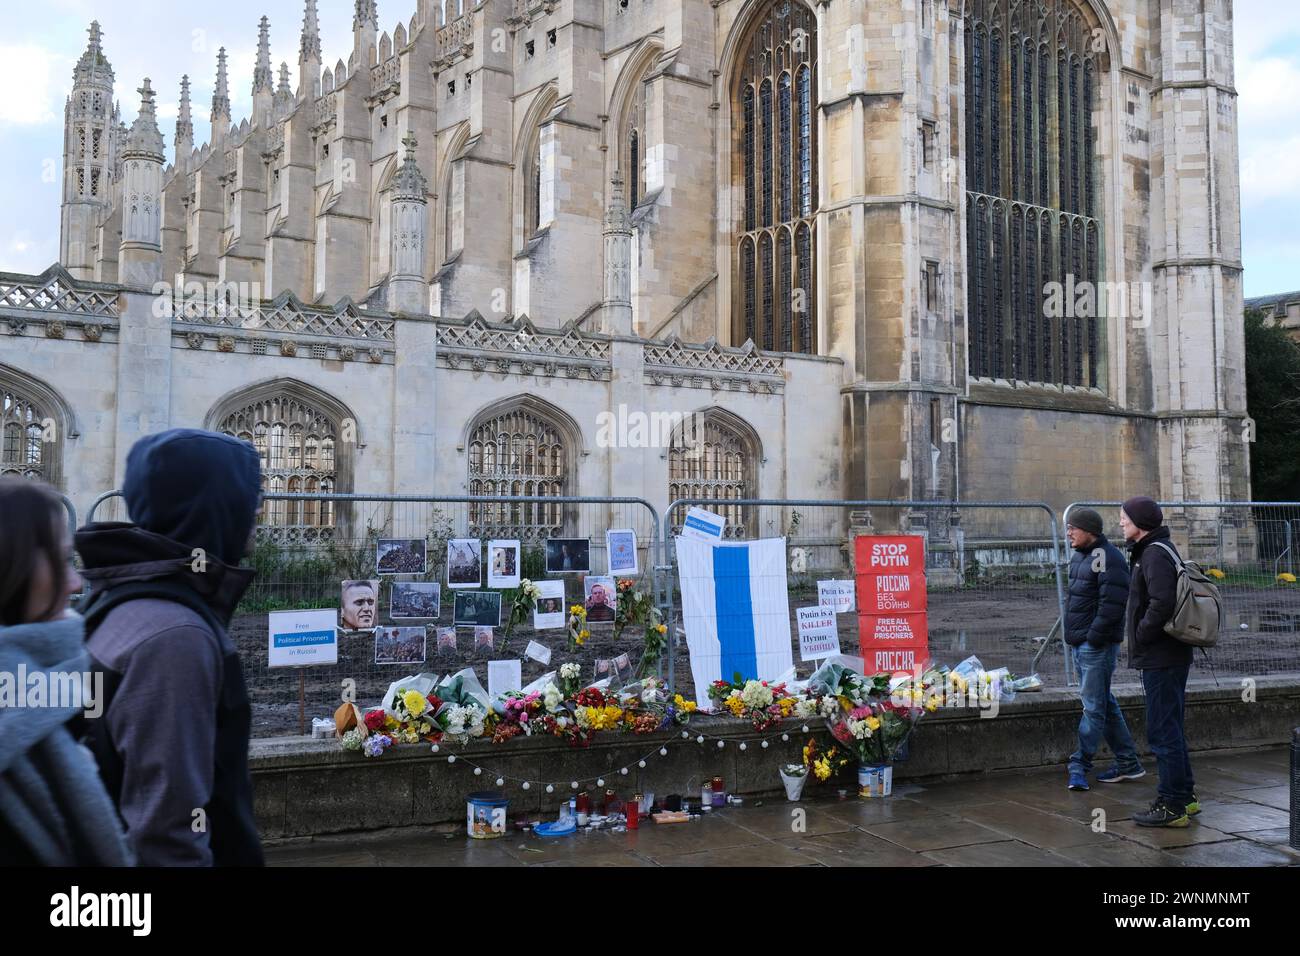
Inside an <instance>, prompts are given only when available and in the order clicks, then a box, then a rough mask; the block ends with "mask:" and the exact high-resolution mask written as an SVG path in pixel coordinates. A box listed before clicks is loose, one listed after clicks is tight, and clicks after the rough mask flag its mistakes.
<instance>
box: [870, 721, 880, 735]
mask: <svg viewBox="0 0 1300 956" xmlns="http://www.w3.org/2000/svg"><path fill="white" fill-rule="evenodd" d="M867 726H868V727H869V728H871V732H872V733H873V734H874V733H875V732H876V731H877V730H879V729H880V718H879V717H868V718H867Z"/></svg>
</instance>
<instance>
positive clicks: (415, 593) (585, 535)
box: [88, 493, 662, 736]
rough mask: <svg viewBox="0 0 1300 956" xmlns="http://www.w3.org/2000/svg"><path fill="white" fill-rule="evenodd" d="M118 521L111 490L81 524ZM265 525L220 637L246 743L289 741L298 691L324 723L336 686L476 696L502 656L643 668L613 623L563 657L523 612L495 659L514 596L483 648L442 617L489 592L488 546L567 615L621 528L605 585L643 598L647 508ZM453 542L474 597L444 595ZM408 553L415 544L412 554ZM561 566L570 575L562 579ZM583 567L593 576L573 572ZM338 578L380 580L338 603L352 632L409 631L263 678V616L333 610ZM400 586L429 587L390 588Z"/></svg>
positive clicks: (269, 513)
mask: <svg viewBox="0 0 1300 956" xmlns="http://www.w3.org/2000/svg"><path fill="white" fill-rule="evenodd" d="M124 517H125V516H124V515H123V514H122V507H121V498H120V496H116V493H109V494H107V495H102V496H100V498H99V499H98V500H97V501H96V502H95V505H94V506H93V507H92V508H91V510H90V513H89V515H88V521H96V520H101V521H102V520H119V519H122V518H124ZM263 519H264V522H267V523H263V524H262V525H260V526H259V528H258V533H257V540H256V545H255V547H254V549H253V551H252V554H251V555H249V557H247V558H246V559H245V562H244V563H245V565H246V566H249V567H252V568H254V569H255V570H256V571H257V576H256V577H255V578H254V580H253V583H252V584H251V585H250V587H249V589H248V591H247V592H246V593H245V594H244V596H243V599H242V600H241V601H240V604H239V608H238V610H237V612H236V614H235V617H234V619H233V620H232V622H231V627H230V635H231V638H232V639H233V640H234V641H235V644H236V646H237V648H238V649H239V652H240V655H241V657H242V658H243V662H244V672H245V677H246V679H247V682H248V687H249V695H250V697H251V699H252V702H253V709H254V735H255V736H270V735H275V734H280V733H293V732H294V731H295V729H296V728H297V726H298V724H299V697H300V693H301V694H302V696H303V698H304V699H305V711H306V713H307V714H308V715H311V716H326V715H330V714H332V713H333V712H334V710H335V708H336V707H338V705H339V703H340V701H341V699H342V692H343V690H344V682H345V681H352V682H354V683H353V684H351V685H349V686H351V687H353V688H355V694H356V697H355V699H356V701H357V703H359V704H360V705H362V706H371V705H373V704H375V703H377V702H378V701H379V700H380V697H381V696H382V694H383V693H384V691H385V690H387V688H388V686H389V685H390V684H391V683H392V682H393V681H395V680H397V679H399V678H401V677H404V676H406V675H408V674H411V673H416V672H429V673H437V674H439V675H444V674H450V673H454V672H455V671H458V670H460V669H461V668H463V667H468V666H476V670H477V672H478V676H479V679H480V680H482V681H483V683H484V686H485V687H486V686H487V680H486V677H487V674H486V662H487V661H488V660H495V659H500V658H512V659H513V658H520V659H522V664H521V676H522V680H523V683H524V684H528V683H529V682H531V681H532V680H534V679H536V678H538V677H540V676H542V675H543V674H545V673H546V672H547V671H552V670H555V669H556V668H558V667H559V666H560V665H561V664H562V663H566V662H569V661H576V662H578V663H579V664H580V665H581V666H582V668H583V676H584V677H585V678H588V679H593V680H594V679H598V678H599V677H600V676H602V675H601V674H598V673H597V670H598V668H603V667H604V666H605V665H604V664H603V663H602V662H605V661H609V662H612V667H613V668H614V669H615V670H618V671H623V668H624V667H625V666H628V665H630V666H631V667H632V668H636V666H637V665H638V664H639V663H640V657H641V651H642V636H643V633H644V632H643V630H642V629H641V628H638V627H628V628H627V629H626V631H625V633H624V635H623V636H622V637H621V638H620V639H618V640H615V637H614V625H613V622H612V620H608V621H607V620H600V619H599V618H600V615H599V614H598V613H597V612H596V611H595V610H593V611H592V612H591V613H590V616H589V623H588V630H589V631H590V637H589V638H588V639H587V640H586V642H585V643H584V644H583V645H582V646H581V647H580V648H577V649H576V650H571V649H570V646H569V640H568V636H567V631H566V629H565V628H564V627H563V626H562V625H561V627H559V628H558V629H544V630H540V631H539V630H534V628H533V618H532V616H531V615H530V616H529V618H528V620H526V621H525V622H523V623H522V624H519V625H517V626H516V627H515V628H514V629H513V631H512V633H511V634H510V637H509V649H508V651H505V650H504V648H503V639H504V634H503V632H504V624H505V622H506V620H507V619H508V618H509V613H510V599H511V593H512V592H510V591H508V590H506V591H498V592H497V593H500V594H502V599H501V610H500V617H499V618H496V619H495V620H496V621H499V622H500V625H501V626H497V627H494V628H493V634H492V636H491V641H490V643H488V644H486V645H481V644H479V642H478V638H479V636H480V635H479V632H478V631H477V629H476V628H474V627H473V626H462V627H459V628H456V627H454V626H453V620H454V617H455V613H454V612H455V607H456V602H455V595H456V594H469V593H473V592H480V591H489V590H492V589H490V588H489V587H488V581H487V576H488V571H489V561H490V556H489V548H488V543H489V542H490V541H492V540H496V539H501V540H518V541H519V542H520V545H521V550H520V554H519V567H518V568H517V571H518V573H519V574H520V576H521V577H523V578H529V579H531V580H534V581H540V580H552V581H559V582H562V583H563V585H564V588H563V598H562V600H561V601H560V602H559V604H558V605H557V606H556V611H557V612H563V613H564V615H565V616H566V617H567V611H568V608H569V607H570V606H571V605H572V604H575V603H584V601H585V599H586V598H587V592H588V591H590V590H592V587H593V586H594V585H595V584H597V583H599V582H598V581H597V580H596V579H597V578H601V577H606V576H609V556H608V554H607V550H606V534H605V532H606V531H608V530H630V531H632V532H633V533H634V534H635V535H636V550H637V565H638V571H637V574H636V575H629V574H626V573H618V574H616V575H614V576H615V577H617V578H620V579H621V578H629V577H632V578H634V579H635V580H637V582H638V587H640V588H642V589H647V588H648V589H651V593H654V589H655V580H654V579H655V576H656V571H655V569H656V566H657V565H658V562H659V558H660V555H661V553H662V550H661V547H660V541H659V528H660V521H659V515H658V513H657V512H656V510H655V508H654V507H653V506H652V505H651V504H650V503H649V502H647V501H644V500H642V499H639V498H617V497H611V498H606V497H540V496H535V497H528V496H523V497H481V496H476V497H471V496H465V495H460V496H457V495H366V494H330V495H323V494H318V495H304V494H266V495H264V496H263ZM268 519H269V520H268ZM277 522H278V523H277ZM566 538H567V539H576V540H577V541H578V542H580V544H579V545H578V547H576V548H574V549H573V553H571V554H568V555H567V558H566V556H565V555H564V554H561V553H559V552H558V549H557V553H555V554H553V555H552V558H553V560H552V564H551V567H552V569H553V570H551V571H549V572H548V571H547V555H546V548H545V544H546V541H547V540H548V539H566ZM458 539H468V540H472V541H476V542H478V543H479V563H478V566H476V567H474V568H473V569H472V570H471V567H470V566H471V564H472V563H473V562H472V561H471V560H469V555H468V554H466V553H464V551H463V549H456V554H455V555H454V557H450V560H451V563H452V564H453V565H454V568H453V570H455V572H456V575H457V579H458V580H463V581H469V580H471V579H477V580H478V581H479V582H480V584H479V586H478V587H477V588H476V587H473V586H462V587H456V588H453V587H451V586H450V582H449V580H448V563H449V549H448V545H449V542H451V541H454V540H458ZM389 541H393V542H401V543H402V545H401V546H400V547H397V548H393V549H391V551H389V550H384V551H383V554H382V556H381V548H382V549H388V548H389V546H388V545H387V544H386V543H385V544H381V542H389ZM583 541H585V542H587V544H588V547H587V548H586V549H583V548H582V547H581V542H583ZM410 542H416V543H417V544H416V545H414V546H412V545H410ZM584 550H585V554H584V553H583V552H584ZM421 553H422V554H423V556H424V560H423V561H416V560H414V558H413V556H418V555H420V554H421ZM566 559H567V565H568V567H570V568H572V569H573V570H571V571H561V570H559V568H560V567H562V566H564V564H565V562H566ZM381 562H387V564H384V563H381ZM583 567H587V568H589V569H590V573H589V574H584V573H582V572H581V570H580V569H581V568H583ZM343 581H378V582H379V584H378V586H377V588H376V589H375V590H374V591H371V590H370V589H369V588H366V587H363V588H353V589H351V590H350V591H349V601H350V602H352V603H359V604H360V605H361V608H360V610H358V612H357V613H358V614H359V615H360V616H361V621H360V623H365V624H373V625H377V626H379V627H412V628H413V630H411V631H406V632H399V633H398V634H396V635H393V636H392V638H393V639H391V640H390V639H387V635H385V639H384V640H381V639H380V636H379V635H376V634H373V633H368V632H365V631H361V630H340V632H339V654H338V663H337V665H333V666H313V667H309V668H302V669H296V668H275V669H273V668H270V667H269V666H268V663H267V657H268V654H267V644H268V623H267V616H266V615H267V612H269V611H277V610H293V609H309V608H339V607H340V605H341V601H342V594H341V584H342V582H343ZM406 583H416V584H419V583H424V584H432V585H434V587H432V588H400V587H397V586H396V585H399V584H406ZM395 591H396V592H398V593H397V594H396V596H395V594H394V592H395ZM368 604H373V613H374V619H373V621H367V620H366V619H365V614H366V613H367V611H366V607H365V606H366V605H368ZM462 610H464V611H468V610H469V609H468V608H463V609H462ZM394 611H397V616H394ZM478 613H480V614H482V615H483V617H481V618H480V620H484V621H487V620H488V619H489V618H491V617H492V608H491V603H490V602H487V601H484V602H483V606H482V607H480V608H478ZM462 619H468V617H463V618H462ZM343 623H345V624H346V623H347V622H346V621H344V622H343ZM483 626H489V625H488V624H484V625H483ZM445 628H452V632H451V633H452V634H454V635H455V646H454V647H445V646H440V645H439V641H438V638H439V631H440V629H445ZM442 633H443V635H445V634H446V631H443V632H442ZM531 640H536V641H537V642H538V643H539V644H541V645H543V646H545V647H547V648H549V649H550V651H551V657H550V662H549V664H546V665H543V664H542V663H540V662H538V661H535V660H533V659H532V658H529V657H525V656H524V650H525V648H526V647H527V646H528V644H529V642H530V641H531ZM623 655H627V660H626V661H623V660H621V658H622V656H623Z"/></svg>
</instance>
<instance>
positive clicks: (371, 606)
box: [339, 581, 379, 631]
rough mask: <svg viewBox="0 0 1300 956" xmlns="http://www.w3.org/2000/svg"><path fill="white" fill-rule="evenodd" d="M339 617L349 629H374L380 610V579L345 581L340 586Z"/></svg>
mask: <svg viewBox="0 0 1300 956" xmlns="http://www.w3.org/2000/svg"><path fill="white" fill-rule="evenodd" d="M339 608H340V611H339V619H340V621H341V626H342V627H343V629H344V630H347V631H373V630H374V629H375V621H376V618H377V615H378V610H379V582H378V581H344V582H343V584H342V586H341V587H340V598H339Z"/></svg>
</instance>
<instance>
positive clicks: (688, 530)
mask: <svg viewBox="0 0 1300 956" xmlns="http://www.w3.org/2000/svg"><path fill="white" fill-rule="evenodd" d="M726 525H727V519H726V518H724V517H722V515H715V514H714V513H713V512H712V511H705V510H704V509H703V508H700V507H694V508H691V510H690V511H688V512H686V522H685V524H683V525H682V532H681V536H682V537H683V538H699V539H701V540H703V541H721V540H722V529H723V528H725V527H726Z"/></svg>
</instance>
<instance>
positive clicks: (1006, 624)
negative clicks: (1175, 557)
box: [231, 586, 1300, 737]
mask: <svg viewBox="0 0 1300 956" xmlns="http://www.w3.org/2000/svg"><path fill="white" fill-rule="evenodd" d="M1223 591H1224V597H1225V601H1226V602H1227V606H1228V608H1229V613H1228V618H1229V619H1228V627H1227V629H1226V631H1225V633H1224V634H1223V637H1222V639H1221V642H1220V645H1219V646H1218V647H1217V648H1215V649H1214V651H1213V652H1212V654H1211V657H1210V660H1209V663H1212V664H1213V668H1214V673H1215V674H1217V675H1218V676H1220V677H1222V676H1243V675H1249V676H1260V675H1266V674H1276V673H1286V672H1300V591H1296V590H1294V589H1291V590H1286V591H1283V590H1279V589H1267V590H1260V589H1248V588H1240V589H1232V588H1224V589H1223ZM816 600H817V599H816V595H815V593H811V594H809V593H802V592H796V593H794V594H792V595H791V601H790V604H791V617H792V625H791V633H792V635H793V634H795V633H796V630H795V628H794V625H793V617H794V612H795V608H797V607H806V606H809V605H812V604H815V603H816ZM451 603H452V602H451V601H450V600H449V592H447V591H444V592H443V611H442V618H441V620H440V622H439V623H441V624H443V625H448V624H450V623H451ZM385 610H386V602H385ZM1057 613H1058V608H1057V599H1056V591H1055V589H1054V588H1053V587H1050V586H1024V587H1014V588H1007V589H1005V590H998V591H989V590H986V589H971V590H956V591H932V592H931V593H930V595H929V611H928V615H929V633H930V655H931V659H932V660H934V661H936V662H941V663H947V664H949V665H955V664H957V663H958V662H959V661H961V660H962V659H964V658H965V657H967V656H969V655H971V654H975V655H977V656H978V657H979V658H980V660H981V662H982V663H983V664H984V666H985V667H987V668H995V667H1003V666H1005V667H1009V668H1010V669H1011V670H1012V671H1013V672H1014V673H1017V674H1027V673H1030V672H1031V670H1033V669H1034V668H1033V667H1032V665H1033V660H1034V657H1035V654H1036V653H1037V652H1038V650H1039V648H1040V647H1041V646H1042V644H1041V639H1042V638H1043V637H1044V636H1045V635H1046V634H1047V633H1048V631H1049V630H1050V629H1051V627H1052V624H1053V623H1054V622H1055V620H1056V618H1057ZM380 623H381V624H389V623H391V622H390V621H389V619H388V618H387V616H386V615H384V616H381V619H380ZM396 623H399V624H401V623H406V622H396ZM838 623H839V633H840V645H841V650H842V651H843V652H844V653H846V654H856V653H857V652H858V621H857V616H856V614H853V613H846V614H841V615H839V618H838ZM1243 624H1245V625H1246V626H1245V628H1243V627H1242V626H1241V625H1243ZM591 631H592V636H591V639H590V640H589V641H588V642H587V644H586V646H584V647H583V648H581V649H580V650H578V651H577V652H571V651H569V649H568V646H567V640H566V638H565V634H564V631H563V630H547V631H541V632H534V631H533V629H532V627H531V626H529V625H521V626H520V627H518V628H516V629H515V632H514V634H512V636H511V639H510V645H511V646H510V650H509V653H505V654H503V653H501V651H500V646H501V632H500V631H498V632H497V642H496V644H497V646H496V649H494V651H492V652H488V651H479V652H475V650H474V634H473V629H472V628H459V629H458V633H457V650H456V653H455V654H454V655H453V654H450V653H445V652H444V653H443V654H441V655H440V654H438V653H436V645H437V642H436V639H435V638H436V633H435V631H434V629H433V628H432V627H430V628H429V630H428V641H427V647H426V658H425V662H424V664H423V665H414V664H413V665H379V664H375V662H374V659H375V638H374V635H372V634H363V633H354V634H349V633H344V634H342V635H341V640H340V644H339V663H338V664H337V665H336V666H332V667H313V668H308V669H305V670H303V671H301V672H299V671H295V670H282V669H276V670H270V669H268V668H267V666H266V661H267V617H266V615H265V614H241V615H239V616H237V618H236V619H235V621H234V622H233V623H232V626H231V634H232V636H233V637H234V639H235V642H236V644H237V646H238V648H239V652H240V655H241V657H242V659H243V663H244V671H245V675H246V678H247V680H248V685H249V691H250V695H251V697H252V700H253V712H254V735H255V736H260V737H265V736H275V735H279V734H287V733H289V734H291V733H296V732H297V728H298V698H299V679H300V676H301V677H302V678H304V679H305V685H306V701H307V708H306V716H307V720H308V723H310V720H311V718H312V717H313V716H319V717H323V716H328V715H330V714H332V713H333V711H334V709H335V708H336V707H337V706H338V704H339V701H340V693H341V690H342V687H343V681H344V680H346V679H351V680H354V681H355V682H356V688H357V699H358V702H359V703H361V704H362V705H363V707H369V706H372V705H374V704H376V703H378V701H379V698H380V696H381V695H382V694H383V692H384V691H385V690H386V689H387V688H388V686H389V684H390V683H391V682H392V681H394V680H397V679H398V678H400V677H404V676H406V675H408V674H413V673H418V672H420V671H427V672H430V673H435V674H438V675H440V676H441V675H445V674H449V673H453V672H455V671H457V670H460V669H461V668H463V667H473V668H474V669H475V671H476V673H477V674H478V677H479V680H480V681H482V683H483V685H484V686H485V687H486V686H487V661H488V660H491V659H495V658H500V657H517V658H521V659H522V660H523V680H524V682H525V683H527V682H529V681H531V680H533V679H534V678H537V677H539V676H541V675H542V674H544V673H545V672H546V671H548V670H554V669H556V668H558V667H559V665H560V664H563V663H566V662H568V661H577V662H579V663H580V664H581V665H582V667H583V674H584V677H591V676H592V675H593V672H594V666H595V662H596V660H597V659H599V658H612V657H616V656H617V655H619V654H623V653H626V654H628V655H629V657H630V658H631V660H632V663H633V664H634V665H635V664H636V663H637V662H638V661H639V658H640V653H641V645H640V640H639V633H637V634H636V635H634V634H633V629H629V630H628V632H627V633H626V634H625V636H624V637H623V638H622V639H620V640H618V641H615V640H614V637H613V625H610V624H604V625H601V624H594V625H591ZM530 639H535V640H537V641H538V642H539V643H542V644H544V645H546V646H547V647H549V648H550V649H551V652H552V656H551V662H550V664H549V665H547V666H545V667H544V666H542V665H541V664H539V663H537V662H536V661H533V660H530V659H528V658H525V657H524V656H523V650H524V648H525V647H526V646H527V644H528V642H529V640H530ZM792 643H793V646H794V660H795V662H796V666H797V670H798V674H799V676H801V677H806V676H807V675H808V674H810V673H811V672H812V669H813V666H814V665H813V664H812V663H800V662H799V647H798V639H797V637H795V638H792ZM1123 666H1124V665H1123V664H1121V667H1123ZM675 672H676V673H675V677H676V686H677V688H678V689H679V690H680V691H681V692H682V693H684V694H686V695H687V696H688V697H689V696H690V695H691V694H692V693H693V690H694V683H693V681H692V678H691V671H690V663H689V660H688V658H687V655H686V650H685V648H684V647H682V648H681V649H679V651H678V653H677V655H676V668H675ZM1036 672H1037V673H1038V674H1039V675H1040V676H1041V677H1042V679H1043V681H1044V682H1045V683H1047V684H1048V685H1049V686H1060V685H1061V684H1062V683H1063V678H1064V660H1063V654H1062V650H1061V646H1060V644H1059V642H1057V643H1056V644H1055V645H1054V646H1053V647H1052V648H1050V649H1049V650H1047V651H1046V652H1045V653H1044V654H1043V655H1042V658H1041V659H1040V661H1039V663H1038V666H1037V668H1036ZM1193 676H1210V670H1209V667H1208V666H1207V663H1206V661H1205V660H1204V658H1203V657H1202V656H1201V655H1200V654H1198V655H1197V663H1196V665H1195V670H1194V673H1193Z"/></svg>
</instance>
